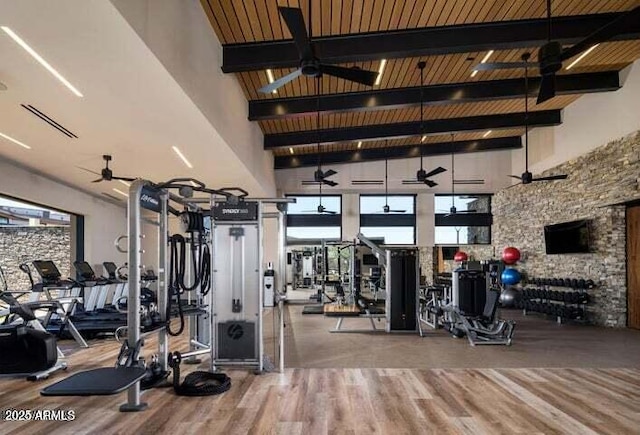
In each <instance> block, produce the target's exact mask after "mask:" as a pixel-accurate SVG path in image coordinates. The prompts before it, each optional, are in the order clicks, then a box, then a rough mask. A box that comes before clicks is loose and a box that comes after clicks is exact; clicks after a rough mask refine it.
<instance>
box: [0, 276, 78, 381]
mask: <svg viewBox="0 0 640 435" xmlns="http://www.w3.org/2000/svg"><path fill="white" fill-rule="evenodd" d="M0 300H1V301H2V302H4V303H5V304H7V305H9V308H8V310H3V312H0V317H4V321H3V324H2V325H0V349H2V352H0V376H12V377H26V378H27V380H30V381H36V380H40V379H47V378H48V377H49V375H50V374H52V373H54V372H56V371H58V370H66V368H67V364H66V362H63V361H59V360H58V357H59V356H64V355H63V354H62V352H61V351H60V350H59V349H58V347H57V341H56V337H55V336H54V335H53V334H50V333H48V332H47V331H46V330H45V329H44V327H43V326H42V325H41V324H40V322H39V321H38V319H37V318H36V315H35V314H34V313H33V310H36V309H45V310H48V311H51V310H55V309H56V308H57V307H56V306H55V303H52V302H41V303H40V302H35V303H34V302H32V303H28V304H20V303H19V302H18V301H17V299H16V298H15V297H14V296H13V295H12V294H11V292H9V290H8V287H7V281H6V279H5V276H4V272H3V271H2V268H0Z"/></svg>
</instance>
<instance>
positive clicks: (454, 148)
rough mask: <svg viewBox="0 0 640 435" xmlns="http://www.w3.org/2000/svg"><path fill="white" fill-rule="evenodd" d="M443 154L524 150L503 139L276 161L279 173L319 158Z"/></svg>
mask: <svg viewBox="0 0 640 435" xmlns="http://www.w3.org/2000/svg"><path fill="white" fill-rule="evenodd" d="M421 148H422V155H423V156H434V155H439V154H451V153H455V154H461V153H475V152H481V151H499V150H506V149H516V148H522V139H521V138H520V137H519V136H513V137H499V138H494V139H479V140H471V141H456V142H442V143H434V144H427V145H421V144H416V145H404V146H396V147H389V148H369V149H367V148H365V149H361V150H355V151H336V152H329V153H320V155H319V156H318V154H300V155H293V156H277V157H276V158H275V159H274V166H275V168H276V169H290V168H302V167H311V166H317V165H318V157H321V159H322V164H323V165H324V164H337V163H358V162H370V161H376V160H384V159H385V158H388V159H410V158H415V157H420V149H421Z"/></svg>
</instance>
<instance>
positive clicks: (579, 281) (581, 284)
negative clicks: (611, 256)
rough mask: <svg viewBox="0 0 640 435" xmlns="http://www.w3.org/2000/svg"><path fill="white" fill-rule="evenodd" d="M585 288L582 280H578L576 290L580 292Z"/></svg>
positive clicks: (585, 283)
mask: <svg viewBox="0 0 640 435" xmlns="http://www.w3.org/2000/svg"><path fill="white" fill-rule="evenodd" d="M586 286H587V282H586V281H585V280H584V279H582V278H581V279H579V280H578V288H579V289H580V290H583V289H584V288H586Z"/></svg>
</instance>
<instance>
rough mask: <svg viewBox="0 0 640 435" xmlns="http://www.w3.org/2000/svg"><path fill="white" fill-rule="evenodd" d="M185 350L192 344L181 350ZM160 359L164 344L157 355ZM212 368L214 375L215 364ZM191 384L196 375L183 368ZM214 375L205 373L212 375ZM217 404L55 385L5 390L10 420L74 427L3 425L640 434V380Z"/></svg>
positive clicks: (342, 387)
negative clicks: (16, 416)
mask: <svg viewBox="0 0 640 435" xmlns="http://www.w3.org/2000/svg"><path fill="white" fill-rule="evenodd" d="M181 347H182V348H184V341H181V342H175V343H172V346H171V348H172V349H176V348H181ZM146 348H147V350H149V349H150V348H151V349H153V348H154V344H153V342H150V343H149V344H148V345H147V346H146ZM117 350H118V345H117V344H116V343H113V342H99V343H94V344H93V345H92V347H91V348H90V349H85V350H81V351H78V352H76V353H74V354H73V355H71V356H70V357H69V366H70V369H69V373H73V372H75V371H79V370H85V369H88V368H93V367H100V366H108V365H111V364H113V361H114V360H115V355H116V353H117ZM205 365H206V364H205ZM183 367H184V370H183V371H184V372H185V373H186V372H187V371H188V370H191V368H190V367H189V366H186V367H185V366H183ZM203 367H204V366H203ZM228 373H229V374H230V376H231V377H232V380H233V386H232V389H231V390H230V391H228V392H227V393H225V394H223V395H221V396H213V397H201V398H190V397H177V396H175V395H174V394H173V391H172V389H158V390H153V391H150V392H147V393H146V394H145V395H144V400H145V401H146V402H148V404H149V409H148V410H146V411H145V412H142V413H135V414H123V413H120V412H118V406H119V404H121V403H122V402H123V401H124V399H125V395H124V394H119V395H116V396H106V397H89V398H82V397H48V398H45V397H41V396H40V395H39V391H40V389H41V388H43V387H44V386H45V385H47V384H49V383H52V382H54V381H56V380H59V379H61V378H62V377H63V376H65V375H64V374H57V375H54V377H53V378H52V379H50V380H48V381H45V382H41V383H29V382H27V381H24V380H8V379H0V409H1V410H4V409H7V408H12V409H64V410H70V409H73V410H74V411H75V414H76V419H75V420H74V421H70V422H7V421H1V422H0V433H1V434H36V433H42V434H45V433H46V434H69V433H74V434H78V433H91V434H96V433H100V434H103V433H104V434H112V433H113V434H116V433H118V434H133V433H135V434H145V433H149V434H151V433H153V434H161V433H178V434H180V435H183V434H192V433H195V434H199V433H203V434H217V433H219V434H243V433H252V434H305V435H315V434H325V433H331V434H370V433H380V434H388V433H391V434H394V435H397V434H423V433H424V434H430V433H433V434H460V433H462V434H483V433H487V434H540V433H544V434H558V433H567V434H593V433H608V434H638V433H639V432H640V370H639V369H634V368H630V369H549V368H546V369H358V368H354V369H313V368H306V369H287V370H286V371H285V373H283V374H280V373H270V374H265V375H262V376H254V375H253V374H249V373H247V372H245V371H240V370H233V371H230V372H228Z"/></svg>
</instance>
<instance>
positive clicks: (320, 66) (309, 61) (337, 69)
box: [258, 0, 378, 94]
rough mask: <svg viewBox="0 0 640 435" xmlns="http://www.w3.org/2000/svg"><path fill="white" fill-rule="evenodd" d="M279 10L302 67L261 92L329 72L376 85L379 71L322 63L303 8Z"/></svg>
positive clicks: (266, 92) (282, 8) (354, 80)
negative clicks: (307, 25)
mask: <svg viewBox="0 0 640 435" xmlns="http://www.w3.org/2000/svg"><path fill="white" fill-rule="evenodd" d="M278 12H280V15H282V18H283V19H284V22H285V23H286V25H287V27H288V28H289V32H291V36H292V37H293V42H294V43H295V45H296V49H297V50H298V56H299V58H300V67H299V68H298V69H297V70H295V71H294V72H292V73H290V74H287V75H286V76H283V77H280V78H279V79H278V80H275V81H274V82H273V83H269V84H268V85H266V86H263V87H262V88H260V89H258V91H259V92H262V93H265V94H269V93H271V92H273V91H275V90H276V89H278V88H280V87H281V86H284V85H285V84H287V83H289V82H290V81H293V80H295V79H296V78H298V77H300V76H301V75H305V76H308V77H316V78H319V77H321V76H322V74H327V75H330V76H334V77H338V78H341V79H344V80H349V81H352V82H356V83H361V84H363V85H367V86H373V85H374V83H375V81H376V78H377V77H378V73H377V72H373V71H366V70H363V69H360V68H356V67H353V68H345V67H342V66H337V65H328V64H326V63H322V61H321V59H318V58H317V57H316V55H315V51H314V49H313V45H312V43H311V34H312V32H311V30H312V29H311V22H312V20H311V18H309V33H308V34H307V27H306V25H305V22H304V17H303V16H302V10H301V9H300V8H290V7H282V6H279V7H278ZM309 15H311V0H309Z"/></svg>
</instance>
